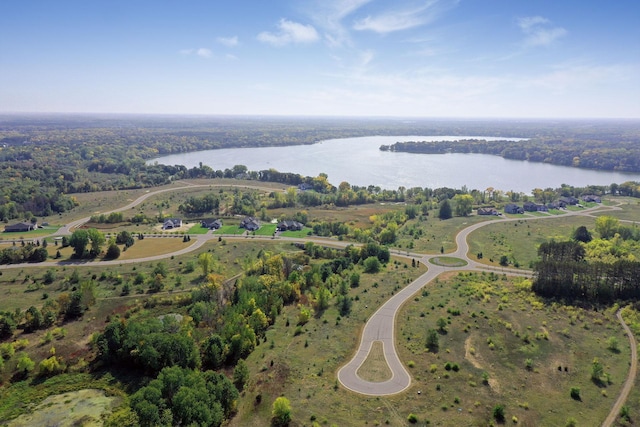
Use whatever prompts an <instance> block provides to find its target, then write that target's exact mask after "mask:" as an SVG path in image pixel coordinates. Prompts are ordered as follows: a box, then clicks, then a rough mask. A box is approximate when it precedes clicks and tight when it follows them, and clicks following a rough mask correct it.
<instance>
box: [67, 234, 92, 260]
mask: <svg viewBox="0 0 640 427" xmlns="http://www.w3.org/2000/svg"><path fill="white" fill-rule="evenodd" d="M87 244H89V233H87V230H83V229H79V230H76V231H74V232H73V234H71V237H70V238H69V246H71V247H72V248H73V256H74V257H75V258H83V257H84V254H85V251H86V248H87ZM63 247H64V244H63Z"/></svg>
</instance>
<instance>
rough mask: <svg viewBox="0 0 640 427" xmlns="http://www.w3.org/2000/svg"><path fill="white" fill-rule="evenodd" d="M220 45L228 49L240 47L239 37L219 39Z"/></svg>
mask: <svg viewBox="0 0 640 427" xmlns="http://www.w3.org/2000/svg"><path fill="white" fill-rule="evenodd" d="M216 41H217V42H218V43H220V44H221V45H224V46H226V47H235V46H238V36H233V37H218V38H217V39H216Z"/></svg>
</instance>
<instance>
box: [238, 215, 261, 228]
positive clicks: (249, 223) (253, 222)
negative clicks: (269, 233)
mask: <svg viewBox="0 0 640 427" xmlns="http://www.w3.org/2000/svg"><path fill="white" fill-rule="evenodd" d="M240 228H244V229H245V230H247V231H256V230H257V229H259V228H260V222H259V221H258V220H257V219H255V218H254V217H252V216H248V217H246V218H245V219H243V220H242V221H241V222H240Z"/></svg>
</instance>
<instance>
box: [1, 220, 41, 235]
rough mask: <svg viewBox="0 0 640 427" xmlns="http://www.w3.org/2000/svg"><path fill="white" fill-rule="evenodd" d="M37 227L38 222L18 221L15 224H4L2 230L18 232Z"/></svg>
mask: <svg viewBox="0 0 640 427" xmlns="http://www.w3.org/2000/svg"><path fill="white" fill-rule="evenodd" d="M36 228H38V224H36V223H32V222H19V223H17V224H11V225H5V226H4V231H5V232H6V233H20V232H25V231H31V230H35V229H36Z"/></svg>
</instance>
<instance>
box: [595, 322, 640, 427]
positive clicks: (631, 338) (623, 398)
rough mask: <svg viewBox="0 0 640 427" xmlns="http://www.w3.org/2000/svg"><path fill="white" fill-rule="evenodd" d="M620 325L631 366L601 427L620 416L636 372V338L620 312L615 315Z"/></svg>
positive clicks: (611, 422) (605, 426) (612, 422)
mask: <svg viewBox="0 0 640 427" xmlns="http://www.w3.org/2000/svg"><path fill="white" fill-rule="evenodd" d="M616 316H617V317H618V320H619V321H620V324H621V325H622V327H623V328H624V331H625V332H626V333H627V337H629V345H630V346H631V365H630V366H629V374H628V375H627V380H626V381H625V382H624V386H623V387H622V391H620V396H618V398H617V399H616V402H615V403H614V404H613V407H612V408H611V412H609V415H608V416H607V418H605V420H604V422H603V423H602V427H609V426H612V425H613V424H614V423H615V421H616V419H617V418H618V415H619V414H620V409H622V406H623V405H624V402H626V400H627V398H628V397H629V393H631V389H632V388H633V383H634V382H635V380H636V374H637V372H638V343H637V342H636V338H635V337H634V336H633V332H631V329H629V326H627V324H626V323H624V319H623V318H622V314H620V310H618V312H617V313H616Z"/></svg>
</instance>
